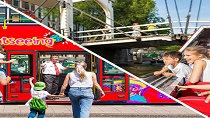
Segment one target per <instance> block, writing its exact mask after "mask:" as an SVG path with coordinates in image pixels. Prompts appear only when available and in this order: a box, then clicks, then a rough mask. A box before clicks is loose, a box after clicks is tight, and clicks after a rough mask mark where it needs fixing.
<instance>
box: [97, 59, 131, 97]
mask: <svg viewBox="0 0 210 118" xmlns="http://www.w3.org/2000/svg"><path fill="white" fill-rule="evenodd" d="M99 64H100V66H99V73H100V74H99V75H100V76H99V78H98V79H99V80H98V81H99V83H100V86H101V87H102V89H103V91H104V92H105V94H106V96H105V97H103V98H101V100H108V101H109V100H111V101H125V100H129V89H128V88H129V84H128V83H129V80H128V78H129V77H128V75H127V74H125V73H124V72H122V71H121V70H119V69H117V68H115V67H113V66H112V65H110V64H108V63H106V62H104V61H102V60H100V63H99Z"/></svg>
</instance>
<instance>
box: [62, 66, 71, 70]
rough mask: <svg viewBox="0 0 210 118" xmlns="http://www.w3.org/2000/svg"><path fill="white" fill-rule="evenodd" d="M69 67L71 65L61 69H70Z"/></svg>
mask: <svg viewBox="0 0 210 118" xmlns="http://www.w3.org/2000/svg"><path fill="white" fill-rule="evenodd" d="M69 67H70V66H66V67H63V68H61V70H67V69H69Z"/></svg>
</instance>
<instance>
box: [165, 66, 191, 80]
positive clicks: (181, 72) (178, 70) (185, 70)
mask: <svg viewBox="0 0 210 118" xmlns="http://www.w3.org/2000/svg"><path fill="white" fill-rule="evenodd" d="M168 69H169V70H171V71H172V73H174V74H176V76H177V77H184V78H185V81H188V79H189V78H190V75H191V73H192V69H191V68H190V66H188V65H186V64H184V63H179V64H178V65H177V66H176V67H173V66H172V65H168Z"/></svg>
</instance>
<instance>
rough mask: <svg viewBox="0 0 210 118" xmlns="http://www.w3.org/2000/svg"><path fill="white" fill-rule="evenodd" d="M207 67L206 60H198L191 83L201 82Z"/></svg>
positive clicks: (191, 76) (190, 79)
mask: <svg viewBox="0 0 210 118" xmlns="http://www.w3.org/2000/svg"><path fill="white" fill-rule="evenodd" d="M205 67H206V62H205V61H204V60H196V61H195V62H194V66H193V70H192V73H191V75H190V78H189V82H190V83H196V82H198V81H199V80H200V77H201V76H202V74H203V70H204V68H205Z"/></svg>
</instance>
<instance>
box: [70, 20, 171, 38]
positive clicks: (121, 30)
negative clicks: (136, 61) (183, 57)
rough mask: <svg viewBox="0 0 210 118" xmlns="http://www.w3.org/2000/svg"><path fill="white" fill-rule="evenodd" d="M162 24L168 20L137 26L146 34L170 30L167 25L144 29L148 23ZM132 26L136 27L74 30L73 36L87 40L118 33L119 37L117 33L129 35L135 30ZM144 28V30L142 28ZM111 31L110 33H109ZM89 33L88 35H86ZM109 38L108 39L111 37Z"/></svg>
mask: <svg viewBox="0 0 210 118" xmlns="http://www.w3.org/2000/svg"><path fill="white" fill-rule="evenodd" d="M163 24H166V25H167V24H169V23H168V22H162V23H153V24H141V25H137V26H138V27H140V28H141V31H140V32H141V33H145V34H147V32H152V31H163V30H170V28H169V26H168V27H165V28H156V29H152V30H145V29H147V28H145V27H147V26H149V25H156V26H160V25H163ZM133 27H136V26H124V27H113V28H106V29H105V28H103V29H95V30H85V31H77V32H75V33H76V34H77V37H74V39H75V38H76V39H79V40H80V41H81V40H83V41H89V40H91V39H94V38H95V40H96V39H98V40H100V39H101V38H102V37H103V36H104V37H105V39H108V38H107V37H106V36H109V37H111V38H113V37H115V36H116V35H118V36H117V37H119V35H125V34H127V35H126V36H124V37H130V38H132V37H131V34H132V33H134V32H136V31H133V30H132V28H133ZM143 29H144V30H143ZM102 31H107V32H110V33H106V34H103V33H102ZM111 31H112V33H111ZM88 34H89V35H88ZM111 38H109V39H111Z"/></svg>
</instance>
